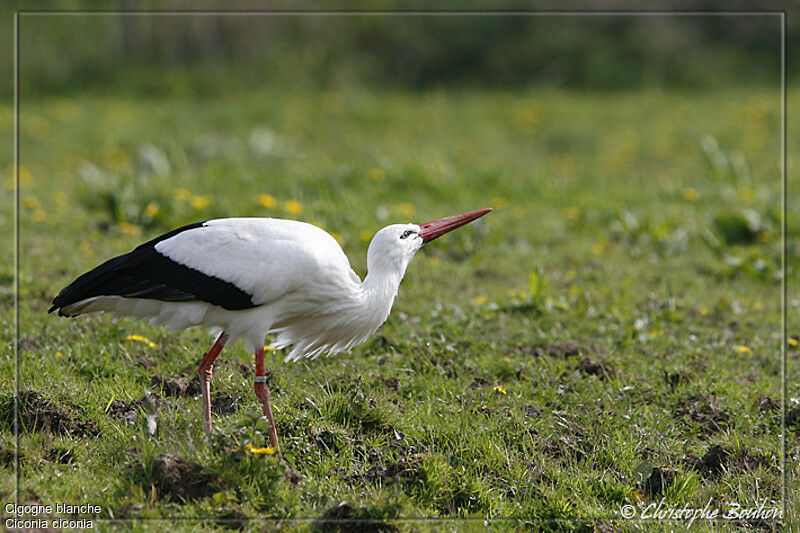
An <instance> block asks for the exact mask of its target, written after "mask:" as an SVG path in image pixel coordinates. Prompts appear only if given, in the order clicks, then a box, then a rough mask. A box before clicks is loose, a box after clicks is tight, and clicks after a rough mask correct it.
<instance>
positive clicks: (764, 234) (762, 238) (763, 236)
mask: <svg viewBox="0 0 800 533" xmlns="http://www.w3.org/2000/svg"><path fill="white" fill-rule="evenodd" d="M771 239H772V237H771V235H770V234H769V232H768V231H761V232H759V233H758V235H757V236H756V240H757V241H758V242H760V243H761V244H764V243H767V242H769V241H770V240H771Z"/></svg>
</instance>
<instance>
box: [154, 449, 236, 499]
mask: <svg viewBox="0 0 800 533" xmlns="http://www.w3.org/2000/svg"><path fill="white" fill-rule="evenodd" d="M152 480H153V486H154V487H155V489H156V494H158V496H159V498H166V499H168V500H170V501H175V500H184V501H188V500H195V499H198V498H205V497H206V496H210V495H212V494H213V493H215V492H218V491H219V490H220V489H219V487H218V486H217V485H216V480H215V479H214V478H213V477H212V476H210V475H208V474H206V473H205V472H204V471H203V466H202V465H200V464H197V463H192V462H189V461H186V460H185V459H183V458H181V457H177V456H175V455H170V454H166V455H161V456H159V457H156V459H155V461H153V470H152Z"/></svg>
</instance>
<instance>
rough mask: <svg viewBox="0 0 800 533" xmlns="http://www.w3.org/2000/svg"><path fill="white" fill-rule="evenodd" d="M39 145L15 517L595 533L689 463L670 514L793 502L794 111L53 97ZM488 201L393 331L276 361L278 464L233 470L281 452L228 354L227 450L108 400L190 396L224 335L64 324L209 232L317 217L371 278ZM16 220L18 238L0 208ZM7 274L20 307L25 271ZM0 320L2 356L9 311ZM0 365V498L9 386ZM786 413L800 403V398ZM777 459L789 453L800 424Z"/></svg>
mask: <svg viewBox="0 0 800 533" xmlns="http://www.w3.org/2000/svg"><path fill="white" fill-rule="evenodd" d="M798 96H800V95H798V94H792V95H791V99H792V101H796V100H797V97H798ZM0 111H1V112H2V116H1V117H0V118H2V120H0V124H2V128H4V130H3V131H5V132H8V131H10V128H11V116H10V112H9V110H8V109H2V110H0ZM21 125H22V127H21V129H22V149H21V152H22V163H23V167H24V168H23V169H22V176H23V181H22V190H21V193H20V196H21V206H22V207H21V212H20V226H21V227H20V230H21V235H20V244H21V270H20V287H21V290H20V345H19V363H20V366H19V371H20V381H19V383H18V386H19V389H20V390H23V391H34V392H35V393H36V394H37V395H38V396H37V395H29V396H28V399H29V400H30V401H29V402H28V403H27V404H26V405H28V408H27V412H29V413H31V414H30V417H29V419H26V420H27V421H26V427H25V431H23V432H22V433H21V435H20V441H19V442H20V461H21V462H20V474H21V483H20V491H21V493H20V497H21V500H22V501H30V502H33V501H38V502H43V503H49V502H68V503H73V504H74V503H88V502H91V503H95V504H99V505H101V506H102V508H103V513H102V515H101V516H102V517H103V518H128V519H134V518H151V517H184V518H191V517H206V519H207V524H206V525H207V526H208V527H212V526H213V527H217V528H222V527H223V526H222V523H218V522H215V520H216V519H218V518H226V517H227V518H234V519H235V518H246V517H269V518H282V517H288V518H310V519H319V518H320V517H323V516H325V517H329V518H353V519H372V520H376V521H377V522H371V524H372V525H380V524H387V523H394V524H397V525H400V526H401V527H404V528H410V529H416V528H420V527H425V526H424V525H423V524H422V523H419V522H403V521H398V519H400V518H404V517H442V518H473V519H483V518H495V519H499V518H513V519H517V520H522V521H527V523H529V524H530V525H531V528H532V529H541V528H545V529H550V530H571V529H579V530H592V529H593V527H595V526H597V527H600V526H601V525H602V524H616V525H617V526H618V527H620V528H622V527H625V523H624V522H622V521H619V520H618V515H617V514H616V513H617V512H618V511H619V509H620V507H621V506H622V505H624V504H626V503H633V504H636V503H637V502H643V503H645V504H647V503H650V502H653V501H658V500H660V498H661V496H656V495H651V494H648V493H647V491H646V490H645V485H644V484H643V482H642V479H643V478H645V477H647V476H648V475H649V474H650V471H651V470H652V468H653V467H659V468H661V469H664V470H670V471H674V480H673V481H672V483H671V484H670V485H669V486H668V487H666V488H665V489H664V490H663V494H662V495H663V497H664V498H665V499H666V501H667V502H668V503H669V504H674V505H684V504H686V505H690V506H697V507H703V506H704V505H705V503H706V502H707V501H708V499H709V498H713V501H714V502H717V504H718V505H724V504H725V502H729V501H735V502H739V503H741V504H742V505H753V504H754V502H757V501H759V500H760V499H762V498H767V499H775V500H778V499H780V486H781V482H780V441H779V435H778V434H779V430H780V418H779V412H780V411H770V410H762V409H761V408H760V407H759V399H760V398H761V397H763V396H769V397H771V398H774V399H779V398H780V359H779V354H780V343H781V333H780V331H781V330H780V303H781V302H780V281H779V279H778V277H777V275H778V274H779V270H780V234H781V231H780V222H781V219H780V216H781V211H780V198H781V187H780V166H779V163H780V160H779V158H778V156H777V154H779V149H780V101H779V98H778V95H777V92H771V91H770V92H768V91H763V92H760V93H759V92H752V91H749V92H743V91H742V92H738V91H721V92H715V93H713V94H702V93H663V92H658V91H655V90H654V91H645V92H635V93H610V94H605V95H598V94H592V93H570V92H558V91H552V92H520V93H500V92H497V93H482V92H474V93H472V92H465V93H448V92H436V91H434V92H429V93H422V94H412V93H408V94H407V93H392V92H388V93H361V92H353V93H323V94H318V93H315V94H308V95H305V94H277V93H259V92H252V93H243V94H237V95H231V96H230V97H226V98H225V99H224V100H223V99H209V100H204V101H196V100H192V101H188V100H180V99H174V100H161V99H151V100H144V99H143V100H133V99H124V100H114V99H98V98H88V97H87V98H76V99H69V100H66V99H41V100H35V101H25V102H23V108H22V116H21ZM6 175H9V174H8V173H7V174H6ZM3 194H4V195H5V198H7V199H8V200H9V202H6V204H10V199H11V192H9V191H8V190H6V191H5V192H4V193H3ZM259 195H269V196H263V197H259ZM273 199H274V205H273ZM794 200H796V199H793V200H792V202H790V210H789V212H790V213H796V212H797V209H796V208H797V207H798V206H797V204H796V202H795V201H794ZM259 201H260V202H261V203H259ZM289 201H295V202H299V204H288V203H287V202H289ZM485 206H493V207H495V212H494V213H492V214H491V215H489V216H487V217H485V218H484V219H482V221H483V222H482V223H480V224H473V225H472V226H471V227H469V228H466V229H462V230H459V231H458V232H455V233H453V234H449V235H447V236H446V237H445V238H442V239H440V240H438V241H436V243H434V244H432V245H430V246H427V247H426V248H425V249H423V251H422V252H420V253H419V254H418V257H416V258H415V259H414V261H413V262H412V264H411V266H410V268H409V270H408V273H407V275H406V279H405V280H404V281H403V284H402V286H401V288H400V295H399V298H398V300H397V301H396V303H395V307H394V310H393V312H392V315H391V317H390V318H389V320H388V321H387V323H386V324H385V325H384V326H383V328H382V329H381V330H380V331H379V333H378V335H377V336H376V337H374V338H373V339H371V340H370V341H368V342H367V343H365V344H364V345H362V346H360V347H358V348H356V349H355V350H353V352H352V353H351V354H345V355H340V356H337V357H332V358H321V359H318V360H315V361H304V362H301V363H298V364H284V363H283V362H282V357H283V354H281V353H273V354H269V355H268V367H269V368H270V369H271V371H272V373H273V376H274V377H273V381H272V383H271V390H272V397H273V402H274V409H275V413H276V417H277V421H278V422H277V424H278V432H279V434H280V436H281V439H282V441H281V442H282V446H283V455H282V457H281V458H277V457H271V456H262V455H255V454H252V453H250V452H248V451H243V446H244V445H246V444H251V445H253V446H256V447H258V446H262V445H265V442H268V439H267V437H266V427H265V424H264V422H263V421H262V420H260V419H259V417H258V415H259V413H260V409H259V407H258V403H257V401H256V399H255V396H254V395H253V393H252V384H251V378H250V374H249V373H248V370H247V369H248V368H249V367H250V366H252V355H250V354H247V353H245V352H244V351H243V349H242V348H241V346H240V345H237V346H233V347H231V348H229V349H226V351H225V352H223V355H222V356H221V358H220V360H219V362H218V365H217V368H216V371H215V376H214V382H213V385H212V387H213V392H212V394H214V393H222V394H225V395H228V396H230V397H232V398H234V399H236V398H238V397H241V400H240V401H239V402H238V408H237V409H236V410H235V411H234V412H233V413H232V414H228V415H215V419H216V425H217V430H216V432H215V434H214V437H213V439H211V441H209V440H207V439H206V438H205V436H204V434H203V431H202V417H201V414H200V407H199V404H200V401H199V398H196V397H191V396H190V397H168V396H165V394H164V391H163V390H155V392H157V393H159V394H161V395H162V396H164V400H166V402H165V403H164V404H163V405H161V406H160V407H159V408H157V409H156V410H155V411H154V414H155V422H156V425H157V429H156V431H155V432H153V433H151V431H150V430H149V429H148V423H147V420H146V417H145V414H146V413H147V412H148V410H147V408H146V407H136V406H132V407H131V408H130V409H129V412H130V413H131V415H130V417H131V418H132V419H133V421H132V422H130V423H129V422H127V421H126V420H124V419H120V418H118V417H115V416H112V413H114V412H117V411H115V409H118V408H120V407H119V405H122V404H114V403H113V402H123V403H129V402H132V401H135V400H138V399H140V398H142V397H143V396H144V395H145V392H146V391H148V390H154V387H152V386H151V378H152V376H153V375H155V374H159V375H161V376H165V377H174V378H179V377H186V378H189V379H191V378H192V376H193V375H194V373H195V368H196V365H197V363H198V362H199V360H200V358H201V357H202V355H203V353H204V352H205V351H206V350H207V349H208V347H209V346H210V343H211V340H212V339H210V338H209V336H208V335H207V334H206V332H204V331H200V330H189V331H185V332H182V333H179V334H175V333H170V332H167V331H165V330H162V329H159V328H154V327H149V326H147V325H146V324H144V323H140V322H135V321H131V320H127V319H123V320H120V321H119V322H116V323H114V322H112V320H111V317H108V316H86V317H80V318H78V319H74V320H66V319H59V318H57V317H55V316H52V315H47V314H46V310H47V308H48V306H49V301H50V299H51V298H52V297H53V296H54V295H55V294H56V293H57V291H58V290H59V289H60V288H62V287H63V286H64V285H65V284H67V283H69V282H70V281H71V280H72V279H74V277H76V276H77V275H78V274H80V273H82V272H84V271H85V270H87V269H89V268H91V267H93V266H95V265H96V264H98V263H100V262H101V261H103V260H105V259H106V258H109V257H111V256H113V255H116V254H119V253H124V252H126V251H128V250H129V249H131V248H132V247H133V246H135V245H136V244H138V243H139V242H141V241H143V240H145V239H146V238H149V237H151V236H155V235H157V234H159V233H160V232H163V231H166V230H168V229H170V228H173V227H177V226H179V225H181V224H184V223H188V222H191V221H195V220H202V219H206V218H212V217H222V216H284V217H292V218H299V219H302V220H306V221H311V222H315V223H318V224H320V225H321V226H323V227H325V228H326V229H327V230H329V231H331V232H334V233H335V234H336V235H337V236H338V237H339V239H340V240H341V242H342V244H343V248H344V249H345V251H346V253H347V254H348V256H349V257H350V259H351V262H352V264H353V267H354V268H355V270H356V271H357V272H359V273H360V274H361V275H363V274H364V273H365V269H366V246H367V239H368V238H369V237H367V236H371V234H372V233H374V231H376V230H377V229H379V228H380V227H381V226H383V225H386V224H389V223H394V222H405V221H416V222H423V221H425V220H429V219H433V218H439V217H442V216H446V215H451V214H455V213H459V212H462V211H466V210H472V209H478V208H481V207H485ZM299 207H302V213H298V212H297V211H298V210H299V209H298V208H299ZM792 207H794V210H793V209H792ZM2 214H3V217H4V218H2V219H0V224H2V227H3V229H4V230H5V231H4V232H3V233H4V237H3V238H4V239H6V242H8V243H9V245H10V236H9V235H8V233H9V231H8V230H9V229H10V227H11V220H12V216H13V215H12V211H11V209H10V205H4V211H3V213H2ZM793 220H794V219H793V218H790V220H789V221H790V224H792V226H791V228H790V229H794V228H796V226H795V225H794V223H793ZM790 241H791V242H790V244H791V246H790V249H789V256H788V258H789V263H790V266H792V265H793V264H795V263H796V249H797V242H796V234H795V233H793V232H792V233H790ZM2 269H3V270H2V273H0V275H2V279H3V280H4V282H6V283H10V281H11V280H12V279H13V264H12V262H11V261H10V259H8V258H4V262H3V263H2ZM789 274H790V275H791V274H792V272H791V271H790V273H789ZM0 296H2V298H1V299H0V303H2V306H3V309H4V310H5V311H7V312H6V313H4V314H3V322H2V336H3V340H4V341H5V344H6V345H7V346H11V343H12V339H13V330H12V326H11V324H12V321H11V317H10V314H11V311H12V298H11V295H10V293H9V292H3V294H2V295H0ZM789 333H790V334H796V333H798V331H796V330H790V332H789ZM129 335H142V336H144V337H146V338H147V339H150V340H151V341H152V343H153V346H151V345H150V344H147V343H144V342H139V341H136V340H130V339H128V336H129ZM565 343H573V344H575V345H576V346H577V350H576V349H575V347H569V346H565ZM576 351H577V353H573V352H576ZM564 352H566V353H564ZM4 353H5V356H4V357H3V358H2V360H1V361H0V365H1V366H2V368H1V369H0V375H2V376H3V377H2V381H0V446H2V453H3V457H4V458H5V459H4V461H3V464H2V470H0V472H2V477H0V489H1V490H2V492H3V495H4V496H5V498H4V499H8V498H11V496H12V492H13V488H14V483H13V450H14V437H13V433H12V431H11V428H10V427H9V425H8V423H7V422H8V419H9V411H10V405H11V395H12V394H13V391H14V387H15V383H14V380H13V378H12V376H13V368H14V360H13V357H12V353H11V352H10V351H8V350H7V351H6V352H4ZM798 394H800V388H798V385H797V380H794V381H792V380H790V381H789V390H788V397H790V398H791V397H794V398H796V397H798ZM787 407H790V406H787ZM48 409H50V410H51V411H52V412H51V413H50V418H49V419H48V420H50V422H48V421H47V420H44V419H43V418H44V417H43V416H41V413H43V412H45V411H47V410H48ZM137 409H138V411H137ZM36 412H38V413H39V414H40V416H39V418H38V419H37V417H36V416H34V414H35V413H36ZM54 413H55V414H54ZM134 413H138V415H134ZM59 417H61V418H59ZM69 417H72V418H71V419H70V418H69ZM53 420H56V421H58V420H62V421H63V424H62V425H63V427H64V431H63V432H62V433H59V432H58V428H59V427H61V426H59V425H58V424H55V423H53V422H52V421H53ZM75 421H78V422H80V423H79V424H78V423H77V422H75ZM73 422H75V423H73ZM89 422H91V425H92V426H91V428H89V429H90V430H91V431H90V430H87V429H86V428H87V426H86V425H87V424H88V423H89ZM76 424H77V425H76ZM34 425H36V426H37V427H36V430H35V429H34V427H33V426H34ZM43 426H44V427H43ZM48 427H49V429H48ZM81 428H82V429H81ZM788 436H789V439H788V441H787V449H788V451H789V453H793V454H795V457H796V454H797V453H798V433H797V427H794V428H790V432H789V435H788ZM714 445H721V446H722V447H723V449H724V450H725V451H726V452H727V456H726V457H727V459H726V460H724V461H723V464H724V468H722V469H721V470H719V471H715V470H714V468H713V467H709V466H708V461H706V465H705V466H702V464H701V463H702V462H703V458H704V456H706V454H707V452H708V451H709V450H710V449H711V448H712V447H713V446H714ZM164 454H171V455H173V456H176V457H179V458H181V459H182V460H184V461H187V462H188V463H195V466H194V467H191V468H189V467H187V468H188V469H189V470H192V468H193V470H192V472H193V474H192V475H194V476H195V477H194V478H192V479H195V480H200V481H198V482H197V487H199V488H197V491H196V492H191V493H187V492H186V491H187V490H189V489H187V487H188V485H187V483H185V482H182V484H181V483H177V484H174V483H173V484H170V483H171V482H170V481H169V479H166V478H165V475H164V473H163V468H162V467H161V466H159V465H160V464H162V463H161V461H163V456H164ZM706 459H708V457H706ZM708 460H710V459H708ZM287 468H288V469H291V470H287ZM791 468H792V471H791V472H790V475H794V474H796V472H795V470H796V466H794V467H791ZM291 472H294V473H296V474H298V475H299V476H301V477H300V478H299V481H298V478H297V477H296V478H295V479H290V478H291V477H292V476H291V475H289V474H291ZM791 494H792V492H791V491H790V497H791V501H792V502H794V503H796V502H797V500H796V496H791ZM345 501H346V502H347V504H346V505H344V506H341V507H337V506H339V504H340V503H341V502H345ZM791 505H792V504H791V503H790V508H791ZM523 523H526V522H523ZM126 524H128V525H130V524H131V523H130V522H127V523H126ZM133 524H134V525H135V527H137V528H140V529H151V528H158V527H160V526H159V523H158V522H147V521H141V522H134V523H133ZM482 524H483V522H482V521H480V520H477V521H474V522H467V523H464V524H462V526H463V527H465V528H470V527H474V528H475V529H476V530H477V529H480V528H481V527H482ZM518 524H519V522H513V521H512V522H497V523H496V525H497V527H499V528H501V529H504V528H508V529H514V528H516V527H517V525H518ZM161 525H163V524H161ZM289 525H290V526H291V527H293V528H298V529H313V528H314V527H317V526H320V524H319V523H318V522H312V521H306V522H303V521H299V522H292V523H290V524H289ZM701 526H702V527H708V528H711V526H709V525H708V524H701ZM120 527H122V526H120ZM126 527H127V526H126ZM175 527H176V528H177V529H178V530H182V529H186V530H189V529H191V528H192V527H193V524H192V523H188V522H187V523H176V524H175ZM247 527H248V528H253V529H256V528H257V527H258V524H257V523H250V524H249V525H247ZM320 527H321V526H320ZM431 527H434V526H431ZM641 527H642V528H644V529H648V530H661V529H662V528H663V529H664V530H668V529H669V528H670V527H671V526H670V524H669V523H657V522H643V523H642V524H641Z"/></svg>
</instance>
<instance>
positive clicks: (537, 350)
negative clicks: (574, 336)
mask: <svg viewBox="0 0 800 533" xmlns="http://www.w3.org/2000/svg"><path fill="white" fill-rule="evenodd" d="M520 351H521V352H522V353H526V354H530V355H535V356H537V357H544V356H545V355H551V356H553V357H564V358H567V357H573V356H576V355H580V354H581V353H583V352H584V350H583V349H581V347H580V346H578V345H577V344H575V343H574V342H556V343H553V344H534V345H530V346H521V347H520Z"/></svg>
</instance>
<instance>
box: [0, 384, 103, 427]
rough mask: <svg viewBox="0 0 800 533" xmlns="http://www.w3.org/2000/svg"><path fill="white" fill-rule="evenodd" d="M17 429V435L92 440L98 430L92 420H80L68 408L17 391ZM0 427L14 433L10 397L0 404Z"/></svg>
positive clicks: (29, 392)
mask: <svg viewBox="0 0 800 533" xmlns="http://www.w3.org/2000/svg"><path fill="white" fill-rule="evenodd" d="M18 401H19V424H20V425H19V429H20V431H21V432H24V433H30V432H33V431H47V432H50V433H56V434H58V435H71V436H75V437H96V436H97V435H99V434H100V430H99V429H97V426H96V425H95V424H94V422H93V421H92V420H89V419H86V420H84V419H81V418H80V417H79V416H78V415H77V414H76V413H75V409H74V408H72V407H67V406H63V405H59V404H56V403H53V402H51V401H50V400H48V399H47V398H45V397H43V396H42V395H40V394H39V393H38V392H36V391H32V390H27V391H21V392H20V393H19V396H18ZM0 424H2V425H3V426H5V427H6V428H8V429H9V430H10V431H13V430H14V396H9V397H6V398H5V399H4V401H2V402H0Z"/></svg>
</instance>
